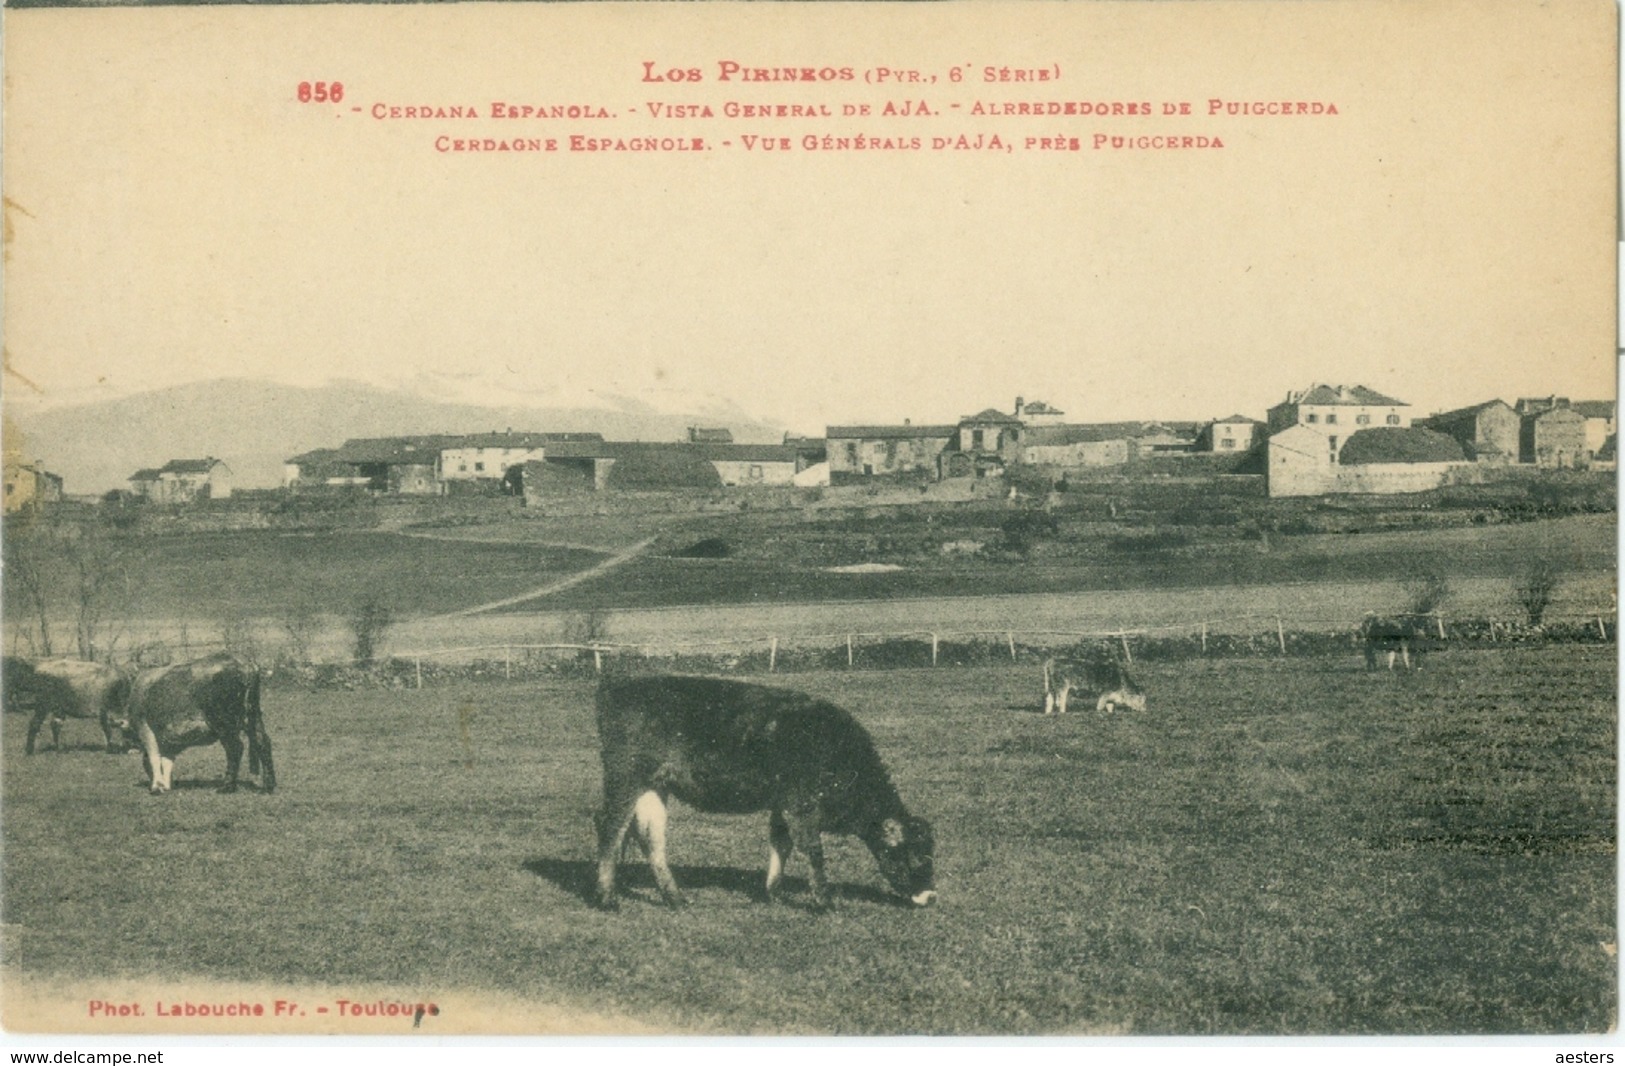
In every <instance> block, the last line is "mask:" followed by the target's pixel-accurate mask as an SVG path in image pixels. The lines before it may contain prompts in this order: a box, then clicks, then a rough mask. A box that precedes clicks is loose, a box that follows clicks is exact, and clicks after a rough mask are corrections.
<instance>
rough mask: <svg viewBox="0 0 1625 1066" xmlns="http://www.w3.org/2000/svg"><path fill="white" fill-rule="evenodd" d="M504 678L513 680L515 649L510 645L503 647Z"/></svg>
mask: <svg viewBox="0 0 1625 1066" xmlns="http://www.w3.org/2000/svg"><path fill="white" fill-rule="evenodd" d="M502 676H503V677H504V678H506V679H507V680H509V681H512V680H513V647H512V646H511V645H508V644H504V645H503V646H502Z"/></svg>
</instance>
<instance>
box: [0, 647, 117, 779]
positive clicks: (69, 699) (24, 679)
mask: <svg viewBox="0 0 1625 1066" xmlns="http://www.w3.org/2000/svg"><path fill="white" fill-rule="evenodd" d="M4 670H5V673H4V677H3V678H0V683H3V684H4V687H5V703H6V709H7V710H15V711H22V712H24V713H27V714H28V715H29V719H28V742H27V743H26V744H25V745H24V747H23V751H24V752H25V753H27V754H29V755H32V754H34V743H35V741H36V740H37V739H38V737H39V731H40V726H42V725H44V724H45V723H46V722H50V723H51V743H52V744H53V745H54V746H55V747H56V749H57V750H58V751H61V750H62V724H63V722H65V721H67V720H68V719H69V718H83V719H87V720H93V721H95V722H96V723H97V724H98V725H100V726H101V727H102V737H103V739H104V740H105V741H106V744H107V750H108V751H111V752H119V751H123V750H124V745H123V743H122V740H123V731H122V730H121V729H120V728H119V726H118V720H119V718H120V716H121V715H122V714H123V711H124V702H125V700H126V699H127V698H128V697H129V694H130V675H129V674H127V673H125V672H124V671H122V670H119V669H117V668H116V667H112V666H108V665H107V664H105V663H92V662H86V661H84V660H83V659H41V660H40V661H39V662H33V663H31V662H29V661H27V660H26V659H16V658H11V657H10V656H8V657H7V658H6V660H5V664H4Z"/></svg>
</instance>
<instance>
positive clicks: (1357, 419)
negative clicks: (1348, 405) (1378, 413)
mask: <svg viewBox="0 0 1625 1066" xmlns="http://www.w3.org/2000/svg"><path fill="white" fill-rule="evenodd" d="M1354 424H1355V425H1357V426H1369V425H1370V424H1371V416H1370V415H1355V416H1354Z"/></svg>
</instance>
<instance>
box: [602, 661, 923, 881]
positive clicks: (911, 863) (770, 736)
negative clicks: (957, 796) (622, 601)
mask: <svg viewBox="0 0 1625 1066" xmlns="http://www.w3.org/2000/svg"><path fill="white" fill-rule="evenodd" d="M598 738H599V743H600V745H601V748H602V755H603V762H604V806H603V810H602V811H601V813H600V814H599V818H598V896H597V902H598V905H599V906H600V907H603V908H606V909H612V908H614V906H615V905H616V900H615V867H616V862H617V858H618V856H619V853H620V850H621V847H622V844H623V843H624V841H625V840H626V834H627V830H628V829H629V828H634V827H635V833H636V836H637V839H638V842H639V843H640V844H641V845H642V846H643V849H644V851H645V853H646V854H647V855H648V857H649V866H650V868H651V870H652V871H653V872H654V877H655V882H656V884H658V885H659V886H660V892H661V894H662V896H664V897H665V899H666V901H667V902H668V903H669V904H671V905H673V906H677V905H680V904H681V903H682V902H683V897H682V893H681V892H680V891H679V890H678V888H677V883H676V881H674V880H673V879H672V875H671V870H670V868H669V867H668V866H667V865H666V808H667V805H668V804H669V803H670V800H671V797H673V796H675V797H676V798H678V799H680V800H682V801H683V802H684V803H687V804H689V805H690V806H693V807H696V808H698V809H699V810H702V811H713V812H717V813H724V814H748V813H750V812H752V811H762V810H765V811H768V812H769V815H770V816H769V826H768V839H769V844H770V847H769V849H768V865H767V898H768V899H769V900H771V899H774V898H775V896H776V894H777V891H778V887H779V880H780V878H781V877H782V875H783V873H784V866H785V863H787V862H788V861H789V859H790V855H791V852H792V851H793V850H794V849H796V848H800V849H801V851H802V852H803V853H804V854H805V855H806V856H807V861H808V863H809V864H810V865H811V867H812V901H813V905H814V907H816V908H817V909H819V910H823V909H825V908H827V907H828V906H829V902H830V899H829V886H828V884H827V883H826V882H825V879H824V848H823V842H822V834H824V833H826V832H828V833H842V834H848V835H852V836H856V837H857V838H858V839H860V840H862V841H863V842H864V843H865V844H867V845H868V847H869V850H870V852H872V853H873V854H874V857H875V861H876V862H877V863H879V865H880V872H881V874H882V876H884V877H885V879H886V881H887V883H888V884H890V885H891V887H892V888H893V889H895V890H896V891H897V892H898V893H899V894H901V895H903V896H906V897H907V898H908V899H910V900H911V901H913V902H914V903H915V904H917V905H920V906H924V905H926V904H930V903H933V902H935V900H936V897H937V893H936V890H935V887H934V875H933V870H932V836H931V826H930V824H929V823H927V822H926V821H925V819H923V818H915V817H911V816H910V815H909V813H908V811H907V809H905V808H904V806H903V801H902V800H901V799H900V798H898V795H897V789H896V788H894V787H893V785H892V782H891V778H890V776H889V775H888V774H887V773H886V768H885V766H884V765H882V763H881V761H880V756H879V755H878V754H877V753H876V751H875V747H874V743H873V741H871V740H870V739H869V734H868V733H867V732H866V731H865V730H864V728H863V726H861V725H859V724H858V722H857V721H856V720H855V719H853V717H852V716H851V715H850V714H848V713H847V712H846V711H844V710H842V709H841V708H839V707H836V706H835V705H833V704H831V703H827V702H825V701H823V700H819V699H814V698H813V697H811V696H807V695H803V694H802V693H799V692H791V691H788V690H785V689H777V688H768V687H766V686H764V685H752V684H746V683H744V682H739V681H722V680H715V679H711V678H702V677H671V676H662V677H636V678H619V679H615V678H610V679H606V680H604V681H603V682H602V683H601V684H600V686H599V688H598Z"/></svg>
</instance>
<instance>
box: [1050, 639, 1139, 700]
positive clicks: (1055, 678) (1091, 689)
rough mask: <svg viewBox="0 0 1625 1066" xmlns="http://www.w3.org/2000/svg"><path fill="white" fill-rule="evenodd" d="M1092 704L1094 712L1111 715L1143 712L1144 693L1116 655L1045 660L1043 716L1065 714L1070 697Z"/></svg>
mask: <svg viewBox="0 0 1625 1066" xmlns="http://www.w3.org/2000/svg"><path fill="white" fill-rule="evenodd" d="M1073 692H1076V693H1078V694H1079V695H1081V696H1084V697H1085V698H1088V699H1093V700H1094V701H1095V710H1097V711H1101V712H1103V713H1105V714H1110V713H1112V712H1113V711H1115V710H1116V709H1117V708H1119V707H1127V708H1128V709H1129V710H1131V711H1143V710H1145V692H1144V691H1143V690H1142V689H1141V688H1140V686H1139V684H1137V683H1136V682H1135V680H1134V677H1133V675H1131V674H1130V673H1129V670H1128V667H1127V666H1125V665H1124V663H1123V661H1122V660H1121V659H1119V658H1117V656H1115V655H1105V654H1102V655H1099V656H1094V657H1090V658H1087V659H1083V660H1073V659H1045V660H1044V713H1045V714H1065V713H1066V703H1067V697H1068V695H1069V694H1071V693H1073Z"/></svg>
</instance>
